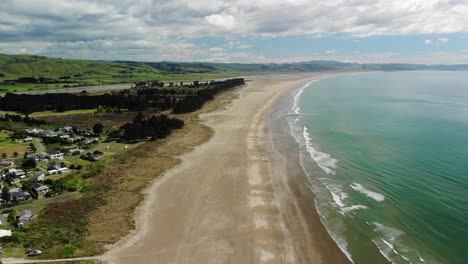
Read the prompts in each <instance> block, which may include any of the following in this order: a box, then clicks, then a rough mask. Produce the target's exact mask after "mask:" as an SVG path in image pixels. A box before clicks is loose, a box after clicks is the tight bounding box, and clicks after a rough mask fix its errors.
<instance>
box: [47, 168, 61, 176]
mask: <svg viewBox="0 0 468 264" xmlns="http://www.w3.org/2000/svg"><path fill="white" fill-rule="evenodd" d="M48 172H49V175H55V174H59V170H56V169H54V170H50V171H48Z"/></svg>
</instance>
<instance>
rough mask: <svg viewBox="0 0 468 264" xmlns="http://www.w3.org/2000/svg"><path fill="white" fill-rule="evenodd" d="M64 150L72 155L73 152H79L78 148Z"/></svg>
mask: <svg viewBox="0 0 468 264" xmlns="http://www.w3.org/2000/svg"><path fill="white" fill-rule="evenodd" d="M64 150H66V151H68V152H70V153H72V154H73V153H74V152H77V151H78V152H79V151H80V149H79V148H66V149H64Z"/></svg>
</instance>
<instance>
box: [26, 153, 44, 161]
mask: <svg viewBox="0 0 468 264" xmlns="http://www.w3.org/2000/svg"><path fill="white" fill-rule="evenodd" d="M27 158H28V159H34V161H35V162H39V161H41V160H43V159H44V156H43V155H41V154H34V155H28V156H27Z"/></svg>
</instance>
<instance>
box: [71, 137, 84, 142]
mask: <svg viewBox="0 0 468 264" xmlns="http://www.w3.org/2000/svg"><path fill="white" fill-rule="evenodd" d="M82 139H83V138H81V137H73V138H67V141H68V142H77V141H81V140H82Z"/></svg>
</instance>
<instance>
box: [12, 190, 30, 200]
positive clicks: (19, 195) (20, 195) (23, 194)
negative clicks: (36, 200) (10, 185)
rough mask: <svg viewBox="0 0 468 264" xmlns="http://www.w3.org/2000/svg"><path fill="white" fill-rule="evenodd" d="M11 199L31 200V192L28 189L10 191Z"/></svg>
mask: <svg viewBox="0 0 468 264" xmlns="http://www.w3.org/2000/svg"><path fill="white" fill-rule="evenodd" d="M10 195H11V200H13V201H18V202H23V201H28V200H31V199H32V197H31V194H30V193H29V192H28V191H19V192H10Z"/></svg>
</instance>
